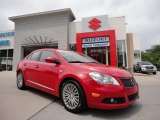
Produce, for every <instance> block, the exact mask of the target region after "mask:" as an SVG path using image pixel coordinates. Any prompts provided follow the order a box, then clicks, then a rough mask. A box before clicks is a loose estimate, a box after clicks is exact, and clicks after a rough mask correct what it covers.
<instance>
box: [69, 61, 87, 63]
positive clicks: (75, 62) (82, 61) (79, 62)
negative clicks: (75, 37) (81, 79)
mask: <svg viewBox="0 0 160 120" xmlns="http://www.w3.org/2000/svg"><path fill="white" fill-rule="evenodd" d="M68 62H69V63H86V62H83V61H68Z"/></svg>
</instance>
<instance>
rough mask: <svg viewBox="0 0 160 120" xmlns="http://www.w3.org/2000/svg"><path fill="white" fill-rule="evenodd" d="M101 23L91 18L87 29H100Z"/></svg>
mask: <svg viewBox="0 0 160 120" xmlns="http://www.w3.org/2000/svg"><path fill="white" fill-rule="evenodd" d="M100 23H101V21H100V20H99V19H97V18H93V19H92V20H90V21H89V28H91V29H93V30H96V29H98V28H99V27H101V25H100Z"/></svg>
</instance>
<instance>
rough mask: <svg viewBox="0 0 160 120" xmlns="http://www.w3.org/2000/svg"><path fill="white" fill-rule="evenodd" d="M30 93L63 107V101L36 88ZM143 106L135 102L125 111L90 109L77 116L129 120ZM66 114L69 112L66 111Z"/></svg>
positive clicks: (31, 89) (30, 89)
mask: <svg viewBox="0 0 160 120" xmlns="http://www.w3.org/2000/svg"><path fill="white" fill-rule="evenodd" d="M28 91H30V92H32V93H34V94H36V95H38V96H41V97H44V98H46V99H49V100H51V101H53V103H54V104H55V103H56V104H58V105H60V106H63V104H62V102H61V99H60V98H58V97H56V96H54V95H51V94H48V93H45V92H43V91H40V90H37V89H34V88H28ZM142 107H143V105H142V104H141V103H140V102H138V101H137V102H135V103H134V104H132V105H130V106H129V107H127V108H124V109H117V110H100V109H90V108H88V109H87V110H86V111H85V112H82V113H78V114H76V115H77V116H92V117H95V118H100V119H127V118H130V117H131V116H134V115H135V114H137V113H138V112H139V111H140V110H141V109H142ZM64 111H65V112H68V111H66V110H65V109H64Z"/></svg>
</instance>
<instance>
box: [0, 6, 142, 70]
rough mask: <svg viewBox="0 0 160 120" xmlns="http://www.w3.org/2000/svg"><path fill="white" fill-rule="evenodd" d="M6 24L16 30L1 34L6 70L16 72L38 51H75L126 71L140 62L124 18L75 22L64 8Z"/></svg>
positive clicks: (15, 18)
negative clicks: (9, 24)
mask: <svg viewBox="0 0 160 120" xmlns="http://www.w3.org/2000/svg"><path fill="white" fill-rule="evenodd" d="M9 20H11V21H13V22H14V23H15V30H14V31H5V32H0V64H4V63H5V65H6V66H5V67H6V69H8V67H9V66H12V67H13V70H15V69H16V66H17V64H18V62H19V61H20V60H21V59H23V58H24V57H25V56H26V55H28V54H29V53H30V52H31V51H33V50H35V49H39V48H55V49H63V50H74V51H77V52H81V53H84V54H87V55H88V56H90V57H92V58H94V59H96V60H97V61H99V62H101V63H104V64H107V65H112V66H119V67H122V66H124V67H127V68H128V69H132V68H133V64H134V62H137V61H140V60H141V54H140V47H139V44H138V40H136V39H137V37H135V35H133V34H132V33H126V22H125V17H124V16H122V17H114V18H110V17H109V16H108V15H99V16H92V17H86V18H82V20H81V21H75V16H74V14H73V13H72V11H71V9H70V8H67V9H60V10H54V11H47V12H40V13H33V14H27V15H20V16H13V17H9ZM135 41H137V42H135ZM137 46H138V47H137ZM2 55H3V56H2ZM9 61H10V62H11V63H10V64H9Z"/></svg>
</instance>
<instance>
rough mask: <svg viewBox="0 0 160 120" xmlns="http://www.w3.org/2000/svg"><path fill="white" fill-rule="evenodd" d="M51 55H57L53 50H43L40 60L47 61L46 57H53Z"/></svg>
mask: <svg viewBox="0 0 160 120" xmlns="http://www.w3.org/2000/svg"><path fill="white" fill-rule="evenodd" d="M51 56H53V57H56V55H55V54H54V53H53V52H51V51H43V52H42V54H41V57H40V61H41V62H45V58H47V57H51Z"/></svg>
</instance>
